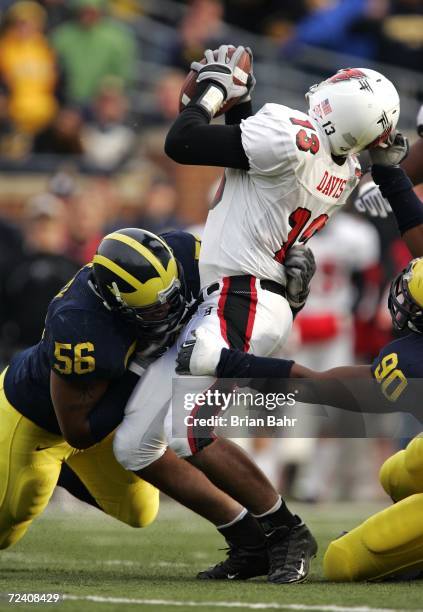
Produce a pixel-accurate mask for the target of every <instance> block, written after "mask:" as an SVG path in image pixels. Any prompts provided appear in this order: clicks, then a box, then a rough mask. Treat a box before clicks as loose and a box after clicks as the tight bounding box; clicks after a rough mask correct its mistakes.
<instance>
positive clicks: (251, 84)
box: [237, 47, 257, 105]
mask: <svg viewBox="0 0 423 612" xmlns="http://www.w3.org/2000/svg"><path fill="white" fill-rule="evenodd" d="M245 50H246V51H247V53H248V55H249V56H250V59H251V69H250V74H249V75H248V81H247V88H248V93H246V94H245V96H242V98H241V99H240V100H239V102H237V105H238V104H243V103H244V102H250V101H251V94H252V92H253V89H254V87H255V86H256V83H257V79H256V77H255V76H254V67H253V66H254V57H253V52H252V51H251V49H250V47H245Z"/></svg>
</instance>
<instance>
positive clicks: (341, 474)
mask: <svg viewBox="0 0 423 612" xmlns="http://www.w3.org/2000/svg"><path fill="white" fill-rule="evenodd" d="M0 11H1V24H0V298H1V299H0V363H1V365H4V364H6V363H7V361H8V360H9V358H10V357H11V355H13V353H14V352H15V351H17V350H20V349H21V348H23V347H25V346H28V345H31V344H33V343H36V342H37V341H38V339H39V337H40V334H41V331H42V328H43V319H44V313H45V309H46V305H47V303H48V301H49V299H50V298H51V297H52V296H53V295H54V294H55V293H56V292H57V290H58V289H59V288H60V287H61V286H62V285H63V284H64V283H65V282H66V281H67V280H68V279H69V277H70V276H72V275H73V273H74V271H75V270H76V269H78V267H80V266H81V265H82V264H84V263H86V262H87V261H89V260H90V258H91V257H92V255H93V253H94V252H95V249H96V246H97V244H98V242H99V240H100V237H101V236H102V235H104V234H105V233H106V232H108V231H110V230H112V229H115V228H119V227H128V226H139V227H144V228H146V229H149V230H152V231H154V232H161V231H165V230H167V229H170V228H187V227H188V228H195V231H196V232H198V233H201V228H202V223H203V222H204V220H205V217H206V214H207V206H208V202H209V201H210V200H211V198H212V196H213V193H214V190H215V189H216V183H217V181H218V180H219V177H220V175H221V170H220V169H215V168H198V167H195V168H194V167H189V166H178V165H177V164H175V163H174V162H172V161H171V160H169V159H168V158H166V157H165V155H164V152H163V142H164V137H165V135H166V132H167V129H168V127H169V125H170V123H171V122H172V120H173V119H174V117H175V116H176V114H177V112H178V96H179V91H180V87H181V84H182V82H183V80H184V76H185V74H186V72H187V70H188V68H189V65H190V62H191V61H192V60H194V59H198V58H199V57H200V56H201V55H202V52H203V50H204V49H205V48H207V47H212V48H214V47H216V46H218V45H219V44H221V43H228V42H230V43H232V44H235V45H236V44H243V45H249V46H251V48H252V49H253V51H254V56H255V73H256V76H257V81H258V84H257V87H256V90H255V92H254V99H253V104H254V108H255V109H256V110H258V109H259V108H260V107H261V105H262V104H264V103H265V102H269V101H271V102H279V103H282V104H286V105H288V106H293V107H296V108H300V109H302V110H303V109H305V100H304V92H305V91H306V90H307V89H308V87H309V86H310V85H311V84H312V83H315V82H318V81H320V80H322V78H323V77H325V76H327V75H329V74H331V73H333V72H334V71H336V70H337V69H338V68H340V67H348V66H366V67H371V68H374V69H377V70H380V71H381V72H383V73H384V74H385V75H386V76H387V77H389V78H391V79H392V80H393V81H394V83H395V84H396V86H397V87H398V89H399V92H400V96H401V104H402V108H401V117H400V122H399V128H400V129H401V131H403V132H405V133H406V134H407V135H408V136H409V138H410V140H411V141H413V140H414V139H416V138H417V135H416V130H415V119H416V114H417V110H418V108H419V105H420V103H421V99H422V94H423V79H422V74H421V67H422V66H423V61H422V60H423V57H422V55H423V53H422V39H423V13H422V6H421V2H419V0H398V1H389V0H285V1H284V2H278V1H276V0H227V1H221V0H192V1H191V2H176V1H171V0H139V1H137V0H110V1H109V2H108V1H107V0H72V1H69V2H65V1H64V0H43V1H40V2H39V3H37V2H21V1H18V2H10V1H7V0H0ZM310 246H311V247H312V248H313V250H315V252H316V256H317V261H318V272H317V275H316V279H315V282H314V286H313V292H312V295H311V297H310V303H309V304H308V305H307V307H306V308H305V310H304V312H303V313H302V315H301V317H300V318H299V320H298V322H297V324H296V326H295V330H294V333H293V335H292V338H291V340H290V343H289V346H288V347H287V349H286V350H287V354H289V355H290V356H292V357H293V358H294V359H298V360H299V361H301V362H302V363H305V364H307V365H310V366H311V367H317V368H319V367H320V368H326V367H331V366H332V365H337V364H339V363H344V364H345V363H348V362H350V363H353V362H357V363H360V362H363V363H366V362H369V360H370V359H371V358H372V357H374V356H375V355H376V354H377V353H378V350H379V348H380V347H381V346H382V345H383V344H384V343H385V342H386V341H388V340H389V339H390V338H391V337H392V330H391V325H390V319H389V313H388V312H387V309H386V295H387V293H386V292H387V287H388V281H389V279H391V278H392V276H393V275H394V273H396V272H397V271H399V270H400V269H401V268H402V267H403V266H404V265H405V263H406V262H407V261H408V258H409V254H408V253H407V250H406V247H405V246H404V245H402V243H401V242H400V241H399V237H398V234H397V231H396V228H395V223H394V221H393V219H392V217H391V216H387V217H385V218H371V217H366V216H364V215H358V214H357V213H356V212H355V211H354V206H353V203H351V204H350V206H349V208H348V212H346V213H343V214H342V215H340V216H339V218H335V219H334V220H333V221H331V223H330V224H329V226H328V228H326V230H325V231H324V232H322V234H321V236H318V237H315V238H314V239H313V241H312V242H311V244H310ZM402 427H403V423H402V422H401V419H399V420H398V422H397V424H396V431H397V432H398V435H397V436H396V439H395V440H390V439H372V440H343V441H340V440H336V439H331V438H330V437H327V436H330V431H326V432H322V431H317V430H316V435H315V438H313V439H307V440H304V439H300V440H289V441H286V442H283V443H282V441H275V440H273V441H272V440H265V439H260V440H255V441H254V440H249V441H242V443H243V444H244V445H245V446H246V447H247V450H249V452H251V453H252V454H253V456H254V457H255V458H256V460H257V461H258V463H259V464H260V465H261V466H262V468H263V469H264V470H265V471H266V472H267V474H268V475H269V476H270V477H271V478H272V479H273V480H274V482H275V483H277V484H278V486H279V487H280V489H281V491H284V493H285V494H286V495H287V496H288V497H291V498H293V499H295V500H300V501H302V502H306V503H310V502H313V503H315V502H320V503H327V502H335V501H340V500H341V501H345V500H346V501H348V500H351V501H354V502H359V501H365V502H366V503H367V502H368V501H369V500H370V501H372V502H374V501H375V500H376V501H377V500H380V499H382V497H383V496H382V493H381V489H380V487H379V486H378V485H377V471H378V467H379V466H380V465H381V463H382V461H383V459H384V458H385V457H386V456H387V455H389V454H390V453H392V452H393V451H395V450H396V449H397V448H398V446H399V445H400V444H402V441H401V439H400V438H401V429H402ZM408 430H409V428H408ZM55 504H56V505H55V506H54V505H53V512H55V513H56V514H57V515H60V513H61V512H62V511H64V510H65V509H69V508H70V507H71V506H72V504H71V502H70V500H69V499H68V498H67V497H63V496H62V497H60V495H59V496H57V495H56V501H55ZM72 507H74V506H72ZM76 507H77V508H78V509H80V508H79V506H76ZM176 516H179V514H177V515H176ZM181 516H184V515H181ZM57 520H59V519H57ZM181 520H182V519H181ZM185 520H186V518H185ZM165 521H166V517H165ZM35 529H36V527H35ZM40 533H42V532H40ZM35 537H36V536H35ZM29 546H31V544H30V545H29ZM8 554H12V553H8ZM3 558H4V557H3Z"/></svg>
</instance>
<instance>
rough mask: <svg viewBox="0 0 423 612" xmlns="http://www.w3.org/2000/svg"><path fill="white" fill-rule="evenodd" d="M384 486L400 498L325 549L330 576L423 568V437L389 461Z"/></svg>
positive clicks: (369, 576) (366, 576) (350, 577)
mask: <svg viewBox="0 0 423 612" xmlns="http://www.w3.org/2000/svg"><path fill="white" fill-rule="evenodd" d="M380 480H381V483H382V486H383V487H384V489H385V491H386V492H387V493H388V495H389V496H390V497H391V498H392V499H393V500H394V501H396V502H397V503H395V504H394V505H391V506H390V507H388V508H386V509H385V510H382V511H381V512H378V513H377V514H374V515H373V516H371V517H370V518H368V519H367V520H366V521H364V522H363V523H362V524H361V525H359V526H358V527H356V528H355V529H353V530H352V531H350V532H349V533H347V534H345V535H344V536H342V537H341V538H338V539H337V540H333V542H331V543H330V544H329V547H328V549H327V551H326V553H325V557H324V560H323V568H324V572H325V576H326V578H328V579H329V580H335V581H359V580H378V579H381V578H385V577H387V576H391V575H395V574H398V573H401V572H404V571H406V570H407V571H410V570H416V569H423V520H422V519H423V437H422V436H421V435H420V436H417V437H416V438H414V440H412V441H411V442H410V444H409V445H408V446H407V448H406V449H404V450H402V451H399V452H398V453H396V454H395V455H393V456H392V457H390V458H389V459H387V460H386V461H385V463H384V464H383V466H382V469H381V471H380Z"/></svg>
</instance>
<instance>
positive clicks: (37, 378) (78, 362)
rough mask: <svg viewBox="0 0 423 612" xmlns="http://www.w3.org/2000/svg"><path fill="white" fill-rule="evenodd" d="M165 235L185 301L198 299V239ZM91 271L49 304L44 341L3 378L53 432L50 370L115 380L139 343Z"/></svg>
mask: <svg viewBox="0 0 423 612" xmlns="http://www.w3.org/2000/svg"><path fill="white" fill-rule="evenodd" d="M163 239H164V240H165V241H166V242H167V244H168V245H169V246H170V247H171V249H172V250H173V252H174V255H175V257H176V259H177V260H178V261H179V262H180V264H181V265H182V268H183V272H184V277H185V284H186V288H187V299H188V300H190V299H194V298H196V297H197V296H198V293H199V290H200V278H199V272H198V258H199V249H200V242H199V240H198V239H196V238H194V236H192V235H191V234H188V233H186V232H182V231H175V232H169V233H167V234H164V235H163ZM91 275H92V270H91V265H90V264H88V265H87V266H85V267H84V268H82V269H81V270H80V271H79V272H78V273H77V274H76V275H75V277H74V278H73V279H72V280H71V281H70V282H69V283H68V284H67V285H65V287H64V288H63V289H62V290H61V291H60V293H59V294H58V295H57V296H56V297H55V298H54V299H53V300H52V301H51V302H50V305H49V308H48V311H47V316H46V320H45V329H44V332H43V336H42V338H41V340H40V342H39V343H38V344H36V345H35V346H32V347H30V348H28V349H26V350H25V351H22V352H21V353H18V354H17V355H16V356H15V357H14V358H13V359H12V361H11V363H10V365H9V368H8V370H7V372H6V376H5V381H4V391H5V394H6V397H7V399H8V401H9V402H10V403H11V404H12V406H14V407H15V408H16V410H18V411H19V412H20V413H21V414H23V415H25V416H26V417H27V418H29V419H30V420H31V421H33V422H34V423H36V424H37V425H39V426H40V427H43V428H44V429H46V430H48V431H50V432H52V433H58V434H60V428H59V425H58V422H57V419H56V415H55V411H54V407H53V403H52V400H51V397H50V371H51V370H52V371H54V372H55V373H56V374H57V375H59V376H61V377H63V378H66V379H67V380H69V381H72V380H81V379H82V378H83V379H84V381H85V380H90V379H102V380H110V381H113V380H116V379H118V378H119V377H121V376H122V375H123V374H124V373H125V371H126V368H127V365H128V361H129V360H130V358H131V355H132V354H133V353H134V351H135V349H136V348H137V342H139V338H137V337H136V334H135V329H134V327H133V326H131V325H129V324H128V323H126V322H125V321H123V320H122V319H121V318H120V317H119V314H118V313H116V312H113V311H110V310H108V309H107V308H106V307H105V305H104V303H103V300H102V298H100V297H99V295H98V294H97V293H96V292H95V290H94V287H93V285H92V283H91V282H90V280H91ZM28 297H29V298H30V296H28ZM28 310H29V313H30V304H29V305H28ZM141 341H142V340H141Z"/></svg>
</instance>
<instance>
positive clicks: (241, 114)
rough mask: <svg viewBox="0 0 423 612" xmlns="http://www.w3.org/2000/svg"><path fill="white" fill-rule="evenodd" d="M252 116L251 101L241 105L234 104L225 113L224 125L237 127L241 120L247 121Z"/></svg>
mask: <svg viewBox="0 0 423 612" xmlns="http://www.w3.org/2000/svg"><path fill="white" fill-rule="evenodd" d="M252 114H253V106H252V104H251V100H249V101H248V102H244V103H243V104H235V106H233V107H232V108H231V109H229V110H228V112H227V113H225V123H226V125H239V124H240V123H241V121H242V120H243V119H248V117H250V116H251V115H252Z"/></svg>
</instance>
